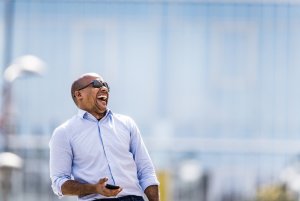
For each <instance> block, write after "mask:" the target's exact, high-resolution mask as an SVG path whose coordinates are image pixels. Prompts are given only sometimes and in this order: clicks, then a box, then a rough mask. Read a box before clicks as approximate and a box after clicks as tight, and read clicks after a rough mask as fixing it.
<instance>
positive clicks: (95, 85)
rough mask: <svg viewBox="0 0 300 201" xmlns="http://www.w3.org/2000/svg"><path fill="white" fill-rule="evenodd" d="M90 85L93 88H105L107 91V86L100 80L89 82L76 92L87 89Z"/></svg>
mask: <svg viewBox="0 0 300 201" xmlns="http://www.w3.org/2000/svg"><path fill="white" fill-rule="evenodd" d="M90 85H92V87H93V88H101V87H106V88H107V89H108V91H109V86H108V84H107V83H106V82H102V81H100V80H93V81H92V82H90V83H89V84H87V85H85V86H84V87H81V88H79V89H77V90H76V91H80V90H82V89H85V88H87V87H88V86H90Z"/></svg>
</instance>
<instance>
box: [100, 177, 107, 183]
mask: <svg viewBox="0 0 300 201" xmlns="http://www.w3.org/2000/svg"><path fill="white" fill-rule="evenodd" d="M107 180H108V178H107V177H105V178H102V179H100V180H99V181H98V183H99V184H103V183H105V182H107Z"/></svg>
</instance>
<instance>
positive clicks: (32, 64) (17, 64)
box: [0, 55, 45, 151]
mask: <svg viewBox="0 0 300 201" xmlns="http://www.w3.org/2000/svg"><path fill="white" fill-rule="evenodd" d="M44 71H45V62H44V61H42V60H41V59H40V58H38V57H36V56H34V55H24V56H21V57H19V58H17V59H16V60H15V61H14V62H13V63H12V64H11V65H9V66H8V67H7V68H6V69H5V71H4V74H3V78H4V83H3V90H2V97H3V101H2V114H1V119H0V120H1V121H0V128H1V133H2V134H3V135H4V136H3V140H4V150H5V151H7V150H8V149H9V140H8V139H9V135H11V134H13V133H15V132H14V130H15V129H14V126H13V125H12V119H11V118H12V115H13V114H12V108H13V107H12V84H13V82H14V81H15V80H16V79H18V78H21V77H25V76H32V75H42V74H43V73H44Z"/></svg>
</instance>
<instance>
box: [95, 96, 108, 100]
mask: <svg viewBox="0 0 300 201" xmlns="http://www.w3.org/2000/svg"><path fill="white" fill-rule="evenodd" d="M97 98H98V99H99V100H101V101H107V95H100V96H97Z"/></svg>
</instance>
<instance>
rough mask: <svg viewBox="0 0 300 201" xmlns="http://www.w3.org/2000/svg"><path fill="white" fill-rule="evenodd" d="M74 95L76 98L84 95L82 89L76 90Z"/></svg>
mask: <svg viewBox="0 0 300 201" xmlns="http://www.w3.org/2000/svg"><path fill="white" fill-rule="evenodd" d="M74 96H75V98H80V97H81V96H82V95H81V92H80V91H75V92H74Z"/></svg>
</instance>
